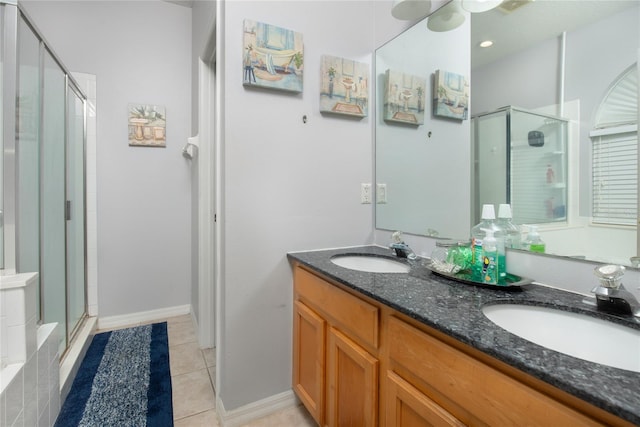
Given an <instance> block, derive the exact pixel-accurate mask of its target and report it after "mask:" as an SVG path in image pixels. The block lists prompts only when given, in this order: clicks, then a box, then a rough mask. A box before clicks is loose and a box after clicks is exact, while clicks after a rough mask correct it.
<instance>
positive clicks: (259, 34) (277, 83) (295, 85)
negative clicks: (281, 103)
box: [242, 19, 304, 92]
mask: <svg viewBox="0 0 640 427" xmlns="http://www.w3.org/2000/svg"><path fill="white" fill-rule="evenodd" d="M243 26H244V36H243V43H242V48H243V52H242V65H243V66H242V72H243V78H242V84H243V85H244V86H257V87H263V88H268V89H276V90H283V91H288V92H302V76H303V71H304V48H303V45H302V33H298V32H296V31H292V30H288V29H286V28H282V27H277V26H275V25H270V24H265V23H263V22H256V21H252V20H249V19H245V20H244V23H243Z"/></svg>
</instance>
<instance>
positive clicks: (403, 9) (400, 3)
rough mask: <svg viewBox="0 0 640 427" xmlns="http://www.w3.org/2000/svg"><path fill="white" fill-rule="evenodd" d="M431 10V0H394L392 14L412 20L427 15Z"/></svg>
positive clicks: (397, 17) (398, 17) (395, 16)
mask: <svg viewBox="0 0 640 427" xmlns="http://www.w3.org/2000/svg"><path fill="white" fill-rule="evenodd" d="M429 12H431V0H394V2H393V6H392V7H391V15H393V17H394V18H396V19H402V20H405V21H410V20H414V19H420V18H422V17H424V16H427V15H428V14H429Z"/></svg>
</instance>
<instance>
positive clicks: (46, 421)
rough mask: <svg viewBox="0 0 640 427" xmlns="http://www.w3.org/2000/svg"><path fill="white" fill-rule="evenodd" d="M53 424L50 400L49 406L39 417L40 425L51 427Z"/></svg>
mask: <svg viewBox="0 0 640 427" xmlns="http://www.w3.org/2000/svg"><path fill="white" fill-rule="evenodd" d="M52 425H53V423H52V422H51V418H49V402H47V406H46V407H45V408H44V411H43V412H42V413H41V414H40V418H38V427H51V426H52Z"/></svg>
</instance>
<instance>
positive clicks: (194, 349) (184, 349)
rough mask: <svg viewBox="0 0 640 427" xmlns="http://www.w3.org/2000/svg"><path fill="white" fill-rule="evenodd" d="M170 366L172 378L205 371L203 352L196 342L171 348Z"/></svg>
mask: <svg viewBox="0 0 640 427" xmlns="http://www.w3.org/2000/svg"><path fill="white" fill-rule="evenodd" d="M169 366H170V368H171V376H175V375H181V374H186V373H189V372H193V371H199V370H202V369H205V368H206V366H205V364H204V358H203V357H202V351H200V347H198V343H196V342H187V343H184V344H178V345H173V346H170V347H169Z"/></svg>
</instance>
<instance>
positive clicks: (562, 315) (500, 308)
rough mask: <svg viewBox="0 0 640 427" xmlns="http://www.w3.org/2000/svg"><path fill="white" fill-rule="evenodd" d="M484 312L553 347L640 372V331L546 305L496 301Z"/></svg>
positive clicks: (513, 330) (514, 330)
mask: <svg viewBox="0 0 640 427" xmlns="http://www.w3.org/2000/svg"><path fill="white" fill-rule="evenodd" d="M482 312H483V313H484V315H485V316H487V317H488V318H489V319H490V320H491V321H492V322H493V323H495V324H496V325H498V326H500V327H501V328H503V329H506V330H507V331H509V332H511V333H512V334H515V335H518V336H519V337H522V338H524V339H526V340H528V341H531V342H534V343H536V344H538V345H541V346H544V347H546V348H549V349H551V350H555V351H558V352H560V353H564V354H568V355H570V356H573V357H577V358H579V359H583V360H588V361H590V362H596V363H600V364H602V365H608V366H612V367H614V368H620V369H626V370H628V371H634V372H640V330H637V329H631V328H627V327H625V326H622V325H618V324H616V323H612V322H608V321H606V320H601V319H597V318H594V317H591V316H587V315H581V314H578V313H572V312H568V311H562V310H555V309H552V308H546V307H535V306H528V305H517V304H496V305H488V306H485V307H483V308H482Z"/></svg>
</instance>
